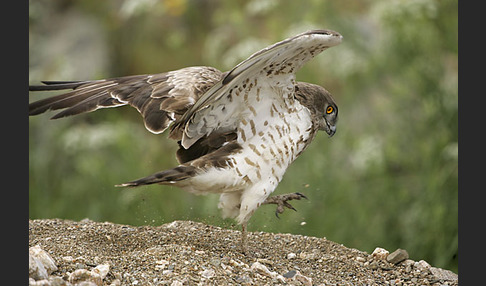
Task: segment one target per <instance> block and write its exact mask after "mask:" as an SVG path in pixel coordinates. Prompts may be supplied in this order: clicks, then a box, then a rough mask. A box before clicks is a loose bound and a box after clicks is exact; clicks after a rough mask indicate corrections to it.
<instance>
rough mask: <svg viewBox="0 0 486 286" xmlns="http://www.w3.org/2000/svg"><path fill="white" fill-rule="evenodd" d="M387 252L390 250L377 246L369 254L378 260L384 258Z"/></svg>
mask: <svg viewBox="0 0 486 286" xmlns="http://www.w3.org/2000/svg"><path fill="white" fill-rule="evenodd" d="M389 253H390V252H388V250H386V249H384V248H381V247H377V248H375V250H373V252H372V253H371V256H372V257H373V258H375V259H378V260H385V259H386V257H387V256H388V254H389Z"/></svg>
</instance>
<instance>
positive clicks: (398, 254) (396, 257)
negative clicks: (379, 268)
mask: <svg viewBox="0 0 486 286" xmlns="http://www.w3.org/2000/svg"><path fill="white" fill-rule="evenodd" d="M408 257H409V256H408V252H407V251H406V250H405V249H401V248H399V249H397V250H395V251H393V252H392V253H390V254H389V255H388V256H387V257H386V261H388V262H390V263H392V264H398V263H400V262H402V261H404V260H406V259H408Z"/></svg>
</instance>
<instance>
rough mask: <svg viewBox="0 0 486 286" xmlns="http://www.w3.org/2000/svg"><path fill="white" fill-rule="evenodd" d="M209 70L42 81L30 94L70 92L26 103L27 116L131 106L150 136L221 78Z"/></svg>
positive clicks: (65, 114)
mask: <svg viewBox="0 0 486 286" xmlns="http://www.w3.org/2000/svg"><path fill="white" fill-rule="evenodd" d="M222 76H223V74H222V73H221V72H220V71H219V70H217V69H214V68H211V67H188V68H183V69H180V70H176V71H171V72H167V73H160V74H154V75H135V76H125V77H118V78H112V79H104V80H94V81H68V82H63V81H43V82H42V83H44V85H37V86H29V90H31V91H48V90H62V89H73V90H72V91H70V92H67V93H63V94H60V95H56V96H53V97H49V98H46V99H42V100H39V101H36V102H33V103H31V104H29V115H37V114H41V113H44V112H46V111H48V110H59V109H64V110H62V111H61V112H59V113H57V114H56V115H54V116H53V117H52V118H53V119H57V118H62V117H66V116H71V115H76V114H81V113H85V112H91V111H95V110H98V109H100V108H109V107H117V106H123V105H130V106H132V107H134V108H136V109H137V110H138V112H140V114H141V115H142V117H143V120H144V124H145V127H146V128H147V129H148V130H149V131H150V132H152V133H156V134H157V133H161V132H163V131H164V130H165V129H166V128H167V127H168V125H169V124H170V123H172V122H173V121H175V120H176V119H177V118H179V117H180V116H181V115H182V114H184V113H185V112H186V111H187V109H188V108H190V107H191V106H192V105H193V104H194V103H195V102H196V101H197V99H198V98H199V97H200V96H202V94H204V92H206V91H207V90H208V89H209V88H210V87H211V86H213V85H214V84H215V83H216V82H218V81H219V80H220V79H221V78H222Z"/></svg>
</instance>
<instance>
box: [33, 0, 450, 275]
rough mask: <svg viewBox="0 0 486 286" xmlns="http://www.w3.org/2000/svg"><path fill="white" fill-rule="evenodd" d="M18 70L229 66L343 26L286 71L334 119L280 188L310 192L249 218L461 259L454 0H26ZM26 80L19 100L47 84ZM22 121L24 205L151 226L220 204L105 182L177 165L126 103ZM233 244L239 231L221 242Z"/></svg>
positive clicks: (438, 262)
mask: <svg viewBox="0 0 486 286" xmlns="http://www.w3.org/2000/svg"><path fill="white" fill-rule="evenodd" d="M29 8H30V9H29V75H30V76H29V82H30V83H31V84H36V83H38V82H39V81H40V80H81V79H101V78H108V77H116V76H123V75H131V74H144V73H158V72H165V71H169V70H174V69H179V68H182V67H186V66H194V65H209V66H214V67H216V68H218V69H220V70H223V71H224V70H228V69H230V68H231V67H233V66H234V65H235V64H237V63H238V62H240V61H241V60H243V59H245V58H246V57H248V56H249V55H250V54H252V53H253V52H255V51H257V50H259V49H261V48H263V47H266V46H267V45H269V44H272V43H274V42H277V41H280V40H282V39H284V38H286V37H288V36H291V35H294V34H297V33H300V32H303V31H305V30H308V29H312V28H327V29H332V30H336V31H338V32H340V33H341V34H342V35H343V36H344V41H343V43H342V44H341V45H339V46H337V47H334V48H331V49H329V50H327V51H325V52H323V53H322V54H320V55H318V56H317V57H316V58H315V59H313V60H312V61H311V62H309V63H308V64H307V65H306V66H305V67H304V68H303V69H302V70H301V71H300V72H299V73H298V74H297V79H298V80H300V81H307V82H312V83H316V84H320V85H322V86H324V87H326V88H327V89H328V90H329V91H331V92H332V93H333V94H334V97H335V99H336V101H337V102H338V105H339V112H340V121H339V124H338V131H337V133H336V135H335V136H334V137H332V138H328V137H327V136H326V134H325V133H322V134H320V135H318V137H317V138H316V140H315V141H314V142H313V144H312V145H311V146H310V148H309V149H308V150H307V151H306V152H305V153H304V154H303V155H302V156H301V157H299V158H298V159H297V160H296V162H295V163H294V164H293V165H292V166H291V167H290V168H289V169H288V171H287V173H286V175H285V176H284V179H283V181H282V182H281V183H280V185H279V187H278V188H277V190H276V192H275V193H287V192H302V193H304V194H305V195H306V196H308V198H309V200H308V201H307V200H304V201H298V202H295V203H294V204H293V205H294V206H295V207H296V208H297V209H298V212H292V211H287V212H286V213H284V214H283V215H281V218H280V219H277V218H276V217H275V215H274V211H275V209H274V207H271V206H264V207H262V208H260V209H259V210H258V211H257V213H256V214H255V215H254V217H253V218H252V220H251V221H250V225H249V228H250V230H251V231H266V232H289V233H294V234H302V235H311V236H317V237H327V238H328V239H331V240H333V241H336V242H339V243H342V244H344V245H346V246H348V247H353V248H357V249H360V250H364V251H367V252H369V253H370V252H372V251H373V249H374V248H375V247H377V246H380V247H384V248H386V249H388V250H390V251H393V250H395V249H396V248H404V249H406V250H407V251H408V252H409V254H410V256H411V258H412V259H414V260H420V259H424V260H426V261H428V262H429V263H431V264H432V265H434V266H439V267H444V268H448V269H452V270H454V271H456V272H457V248H458V220H457V218H458V165H457V164H458V148H457V146H458V102H457V99H458V93H457V86H458V81H457V78H458V76H457V71H458V62H457V51H458V23H457V18H458V17H457V9H458V4H457V1H454V0H435V1H434V0H376V1H350V0H346V1H344V0H341V1H317V0H316V1H307V2H304V1H291V0H285V1H277V0H253V1H222V0H207V1H196V0H170V1H169V0H167V1H155V0H143V1H142V0H138V1H135V0H125V1H114V0H113V1H97V0H91V1H47V0H46V1H30V7H29ZM46 95H47V94H45V93H39V94H32V93H31V94H30V101H33V100H36V99H39V98H42V97H44V96H46ZM52 115H53V113H48V114H44V115H40V116H36V117H32V118H30V119H29V120H30V121H29V123H30V124H29V135H30V136H29V212H30V213H29V216H30V218H53V217H58V218H65V219H74V220H80V219H83V218H86V217H87V218H90V219H92V220H96V221H111V222H116V223H123V224H132V225H147V224H148V225H160V224H163V223H167V222H170V221H173V220H195V221H202V222H205V223H208V224H212V225H219V226H223V227H234V228H237V226H235V225H234V222H233V221H232V220H223V219H221V218H220V212H219V210H218V209H217V202H218V196H216V195H209V196H194V195H191V194H188V193H185V192H183V191H181V190H179V189H176V188H172V187H165V186H149V187H142V188H135V189H120V188H115V187H114V185H115V184H118V183H123V182H126V181H128V180H132V179H136V178H139V177H142V176H146V175H149V174H152V173H154V172H156V171H160V170H163V169H166V168H170V167H173V166H175V164H176V160H175V156H174V151H175V149H176V144H175V142H172V141H171V140H168V139H167V135H166V134H163V135H153V134H151V133H149V132H148V131H146V130H145V128H144V127H143V124H142V121H141V118H140V116H139V115H138V113H137V112H136V111H135V110H133V109H131V108H129V107H122V108H117V109H107V110H101V111H98V112H94V113H90V114H86V115H81V116H76V117H71V118H66V119H62V120H52V121H50V120H48V119H49V117H50V116H52ZM229 243H236V242H229Z"/></svg>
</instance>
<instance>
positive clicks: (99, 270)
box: [91, 264, 110, 280]
mask: <svg viewBox="0 0 486 286" xmlns="http://www.w3.org/2000/svg"><path fill="white" fill-rule="evenodd" d="M108 271H110V265H108V264H100V265H98V266H96V267H95V268H93V269H92V270H91V272H93V273H96V274H98V275H100V277H101V280H103V279H105V277H106V275H107V274H108Z"/></svg>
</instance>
